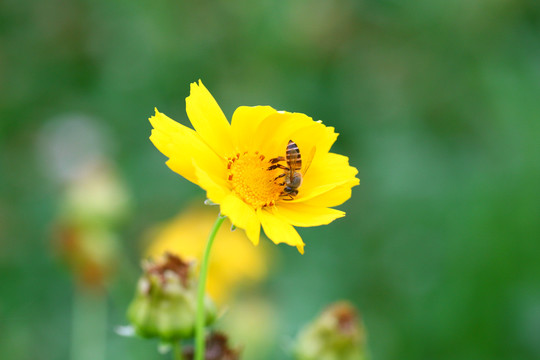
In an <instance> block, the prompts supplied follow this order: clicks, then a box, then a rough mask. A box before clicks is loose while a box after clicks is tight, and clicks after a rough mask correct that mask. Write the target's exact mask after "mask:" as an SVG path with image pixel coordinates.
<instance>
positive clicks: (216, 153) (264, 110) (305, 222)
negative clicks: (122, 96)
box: [150, 81, 360, 253]
mask: <svg viewBox="0 0 540 360" xmlns="http://www.w3.org/2000/svg"><path fill="white" fill-rule="evenodd" d="M186 111H187V115H188V117H189V119H190V121H191V124H192V125H193V127H194V128H195V130H192V129H190V128H188V127H186V126H183V125H181V124H179V123H177V122H175V121H174V120H172V119H170V118H169V117H167V116H166V115H164V114H162V113H160V112H159V111H158V110H157V109H156V114H155V115H154V116H152V117H151V118H150V123H151V124H152V126H153V128H154V129H153V130H152V135H151V136H150V140H151V141H152V142H153V143H154V145H155V146H156V147H157V148H158V149H159V151H161V152H162V153H163V154H164V155H165V156H167V157H168V158H169V160H168V161H167V165H168V166H169V167H170V168H171V169H172V170H173V171H175V172H177V173H178V174H180V175H182V176H183V177H185V178H186V179H188V180H189V181H191V182H193V183H195V184H197V185H199V186H200V187H201V188H203V189H204V190H206V195H207V197H208V198H209V199H210V200H211V201H213V202H214V203H216V204H219V205H220V208H221V213H222V214H223V215H225V216H227V217H229V218H230V219H231V221H232V223H233V224H234V225H235V226H237V227H239V228H241V229H244V230H245V231H246V233H247V236H248V238H249V239H250V240H251V241H252V242H253V244H255V245H257V244H258V243H259V236H260V227H261V225H262V227H263V229H264V232H265V233H266V235H267V236H268V237H269V238H270V240H272V241H273V242H274V243H276V244H277V243H282V242H283V243H286V244H289V245H292V246H296V247H297V248H298V251H300V253H303V252H304V242H303V241H302V238H301V237H300V235H299V234H298V232H297V231H296V229H295V228H294V226H303V227H309V226H318V225H325V224H328V223H330V222H332V221H333V220H335V219H336V218H339V217H342V216H344V215H345V213H344V212H342V211H339V210H335V209H332V208H331V207H333V206H337V205H340V204H342V203H343V202H345V201H346V200H348V199H349V198H350V196H351V188H352V187H353V186H355V185H358V184H359V183H360V181H359V180H358V179H357V178H356V174H357V173H358V171H357V170H356V169H355V168H353V167H351V166H349V159H348V158H347V157H345V156H342V155H338V154H334V153H331V152H329V151H330V148H331V146H332V144H333V143H334V142H335V140H336V138H337V135H338V134H336V133H335V132H334V128H332V127H327V126H325V125H323V124H322V123H321V122H320V121H313V119H311V118H310V117H308V116H306V115H304V114H300V113H289V112H285V111H277V110H275V109H273V108H271V107H270V106H254V107H247V106H241V107H239V108H238V109H236V111H235V112H234V114H233V117H232V122H231V123H230V124H229V122H228V121H227V119H226V118H225V115H224V114H223V112H222V111H221V109H220V107H219V105H218V104H217V103H216V101H215V100H214V98H213V97H212V95H211V94H210V92H208V90H207V89H206V88H205V87H204V85H203V84H202V82H201V81H199V84H197V83H192V84H191V93H190V95H189V97H188V98H187V99H186ZM290 140H292V141H293V142H294V143H296V144H297V146H298V149H299V150H300V154H301V157H302V163H303V164H304V165H303V167H302V169H301V170H300V172H305V174H304V176H303V182H302V184H301V185H300V186H299V187H298V194H297V195H284V194H283V191H284V185H282V183H283V181H284V177H283V176H282V177H279V176H280V175H282V174H283V173H284V170H283V169H280V168H274V169H272V168H271V165H273V164H274V163H271V162H270V160H271V159H276V158H279V157H283V158H284V157H285V156H286V149H287V145H288V143H289V141H290ZM280 164H281V165H282V166H285V167H286V166H287V163H286V162H284V161H283V162H280ZM308 164H311V166H310V167H309V168H308ZM269 168H270V169H269Z"/></svg>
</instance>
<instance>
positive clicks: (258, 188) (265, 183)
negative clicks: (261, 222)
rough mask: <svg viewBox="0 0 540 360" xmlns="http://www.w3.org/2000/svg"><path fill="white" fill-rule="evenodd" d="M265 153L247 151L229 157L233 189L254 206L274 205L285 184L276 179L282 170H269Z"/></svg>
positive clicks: (230, 178)
mask: <svg viewBox="0 0 540 360" xmlns="http://www.w3.org/2000/svg"><path fill="white" fill-rule="evenodd" d="M269 166H270V164H269V163H268V159H266V158H265V157H264V155H261V154H259V153H258V152H255V153H248V152H245V153H244V154H237V155H236V156H234V157H232V158H229V162H228V165H227V168H228V169H229V181H230V183H231V186H232V189H233V191H234V192H235V193H236V194H237V195H238V196H239V197H240V198H241V199H242V200H244V201H245V202H246V203H247V204H249V205H251V206H252V207H253V208H255V209H257V208H261V207H264V206H272V205H274V204H275V202H276V201H277V200H278V199H279V196H280V194H281V191H282V190H283V186H282V185H279V182H280V180H279V179H278V180H275V179H276V177H277V176H278V175H280V174H281V172H282V170H279V169H276V170H268V167H269Z"/></svg>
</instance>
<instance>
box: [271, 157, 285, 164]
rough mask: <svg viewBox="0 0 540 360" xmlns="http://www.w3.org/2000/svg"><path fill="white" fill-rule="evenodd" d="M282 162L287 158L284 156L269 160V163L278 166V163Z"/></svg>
mask: <svg viewBox="0 0 540 360" xmlns="http://www.w3.org/2000/svg"><path fill="white" fill-rule="evenodd" d="M280 161H285V158H284V157H283V156H278V157H276V158H273V159H270V160H268V162H269V163H270V164H276V163H278V162H280Z"/></svg>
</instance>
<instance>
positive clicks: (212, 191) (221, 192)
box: [193, 160, 231, 204]
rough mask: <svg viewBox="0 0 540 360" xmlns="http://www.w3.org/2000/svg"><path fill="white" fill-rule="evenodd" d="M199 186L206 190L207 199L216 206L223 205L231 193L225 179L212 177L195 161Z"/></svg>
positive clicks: (194, 165)
mask: <svg viewBox="0 0 540 360" xmlns="http://www.w3.org/2000/svg"><path fill="white" fill-rule="evenodd" d="M193 167H194V168H195V176H196V178H197V185H199V186H200V187H202V188H203V189H204V190H206V197H207V198H208V199H210V200H212V202H214V203H216V204H221V203H222V202H223V200H224V199H225V197H227V195H229V193H230V192H231V191H230V190H229V188H228V186H227V183H226V181H225V180H224V179H221V178H216V177H212V176H210V175H209V174H208V173H207V172H205V171H204V170H203V168H202V167H200V166H199V165H198V164H197V163H196V161H195V160H194V161H193Z"/></svg>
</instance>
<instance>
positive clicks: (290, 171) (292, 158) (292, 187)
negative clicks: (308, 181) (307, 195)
mask: <svg viewBox="0 0 540 360" xmlns="http://www.w3.org/2000/svg"><path fill="white" fill-rule="evenodd" d="M314 150H315V149H313V151H314ZM311 155H313V154H311ZM308 159H309V160H311V159H313V156H310V157H309V158H308ZM281 161H286V162H287V166H284V165H282V164H279V162H281ZM269 162H270V163H271V164H273V165H272V166H270V167H269V168H268V170H274V169H283V170H285V171H284V172H283V174H279V175H278V176H277V177H276V178H275V179H274V181H275V180H277V179H280V178H285V179H284V181H283V182H282V183H279V184H278V185H280V186H284V187H283V191H282V193H281V195H282V196H288V198H287V199H285V200H292V199H293V198H294V197H295V196H296V195H298V188H299V187H300V185H302V179H303V176H304V174H305V173H306V171H307V169H308V168H309V165H310V164H309V163H308V164H307V166H305V167H304V169H302V155H300V149H298V145H296V143H295V142H294V141H292V140H289V143H288V144H287V149H286V151H285V158H284V157H283V156H278V157H276V158H273V159H270V161H269Z"/></svg>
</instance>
